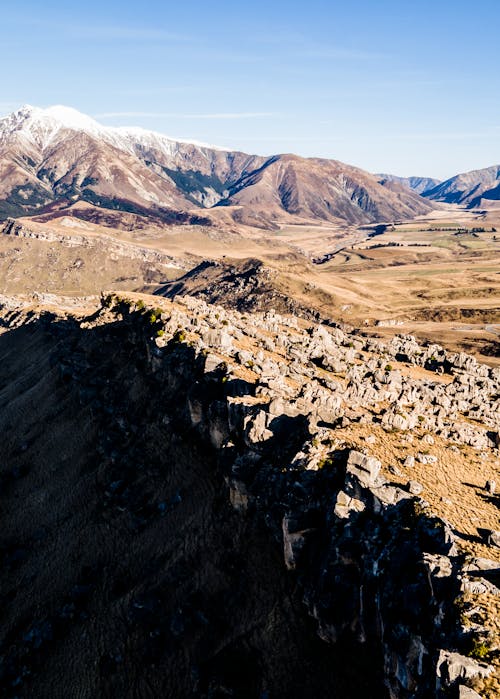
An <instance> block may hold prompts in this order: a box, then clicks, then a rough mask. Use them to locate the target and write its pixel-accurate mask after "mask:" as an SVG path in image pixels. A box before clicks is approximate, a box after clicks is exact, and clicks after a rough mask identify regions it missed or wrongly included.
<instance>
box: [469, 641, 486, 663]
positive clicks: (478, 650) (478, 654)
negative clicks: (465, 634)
mask: <svg viewBox="0 0 500 699" xmlns="http://www.w3.org/2000/svg"><path fill="white" fill-rule="evenodd" d="M489 653H490V649H489V647H488V646H487V645H486V643H485V642H484V641H480V640H479V639H477V638H473V639H472V644H471V647H470V649H469V652H468V653H467V655H468V656H469V658H474V659H475V660H484V658H486V657H487V656H488V655H489Z"/></svg>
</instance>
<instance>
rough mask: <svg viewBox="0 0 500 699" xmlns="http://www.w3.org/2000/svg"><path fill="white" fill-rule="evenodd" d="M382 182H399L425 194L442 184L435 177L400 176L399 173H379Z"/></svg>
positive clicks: (418, 192)
mask: <svg viewBox="0 0 500 699" xmlns="http://www.w3.org/2000/svg"><path fill="white" fill-rule="evenodd" d="M377 177H378V178H379V180H380V181H381V182H398V183H399V184H402V185H403V186H405V187H408V188H409V189H411V190H412V191H414V192H416V193H417V194H423V193H424V192H427V191H428V190H429V189H433V188H434V187H437V186H438V185H439V184H441V180H437V179H436V178H435V177H398V175H387V174H385V173H382V174H377Z"/></svg>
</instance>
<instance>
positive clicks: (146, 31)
mask: <svg viewBox="0 0 500 699" xmlns="http://www.w3.org/2000/svg"><path fill="white" fill-rule="evenodd" d="M23 21H24V22H25V24H30V25H31V26H34V27H39V28H40V29H43V30H44V31H46V32H50V31H53V32H57V33H58V35H62V36H70V37H72V38H75V37H76V38H80V39H97V40H100V39H102V40H104V41H113V40H117V41H176V42H190V41H193V37H192V36H190V35H187V34H179V33H177V32H170V31H166V30H164V29H158V28H155V27H130V26H123V25H115V24H108V25H102V24H97V23H96V24H95V25H94V24H73V23H69V22H58V21H55V22H54V21H51V20H46V19H40V18H33V17H32V18H26V20H23Z"/></svg>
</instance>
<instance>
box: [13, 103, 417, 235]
mask: <svg viewBox="0 0 500 699" xmlns="http://www.w3.org/2000/svg"><path fill="white" fill-rule="evenodd" d="M79 200H83V201H86V202H88V203H90V204H91V205H93V206H97V207H101V208H106V209H114V210H118V211H128V212H134V213H137V214H141V215H154V216H155V217H157V218H161V219H163V220H167V221H169V220H172V221H175V220H177V219H178V216H177V215H176V212H179V211H184V212H185V211H188V210H191V211H193V210H195V214H196V210H197V209H198V213H203V212H199V208H200V207H201V208H202V209H204V210H206V209H208V208H212V207H214V206H222V205H223V206H226V207H230V208H229V212H230V214H231V215H232V216H233V218H235V219H236V220H237V221H238V222H240V223H248V224H250V225H259V226H264V227H266V226H268V225H271V224H270V222H271V221H275V220H280V219H285V220H287V219H290V217H294V218H299V219H308V220H314V219H321V220H338V219H343V220H347V221H349V222H350V223H365V222H370V221H375V220H391V219H393V218H404V217H411V216H413V215H415V214H418V213H423V212H425V211H426V210H428V208H429V205H428V204H427V203H426V202H425V201H424V200H423V199H421V197H419V196H417V195H416V194H414V193H413V192H411V191H409V190H408V189H406V188H403V187H399V185H394V186H391V187H385V186H383V185H382V184H380V183H379V182H378V181H377V178H376V177H375V176H374V175H370V174H369V173H366V172H364V171H363V170H360V169H358V168H354V167H351V166H349V165H345V164H343V163H339V162H338V161H334V160H322V159H318V158H308V159H305V158H299V157H298V156H290V155H277V156H272V157H269V158H267V157H263V156H258V155H248V154H246V153H242V152H239V151H230V150H227V149H224V148H218V147H216V146H209V145H207V144H203V143H197V142H188V141H182V140H176V139H172V138H168V137H167V136H164V135H162V134H159V133H155V132H153V131H147V130H145V129H141V128H128V127H119V128H111V127H107V126H103V125H101V124H99V123H98V122H97V121H95V120H94V119H92V118H91V117H89V116H86V115H84V114H81V113H79V112H77V111H76V110H74V109H71V108H69V107H64V106H55V107H49V108H48V109H40V108H37V107H31V106H29V105H26V106H24V107H22V108H21V109H19V110H17V111H16V112H13V113H12V114H10V115H9V116H7V117H4V118H3V119H0V216H2V217H4V218H5V217H6V216H21V215H30V214H43V213H44V212H45V211H46V210H47V207H49V208H51V209H53V208H54V207H57V208H59V209H60V208H61V207H64V206H66V207H68V206H72V205H73V204H74V203H75V202H77V201H79Z"/></svg>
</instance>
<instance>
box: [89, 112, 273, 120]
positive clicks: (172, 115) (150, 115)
mask: <svg viewBox="0 0 500 699" xmlns="http://www.w3.org/2000/svg"><path fill="white" fill-rule="evenodd" d="M278 116H281V115H280V114H278V113H276V112H215V113H210V114H183V113H180V112H103V113H102V114H95V115H94V118H95V119H122V118H138V119H140V118H147V119H221V120H224V119H261V118H265V117H278Z"/></svg>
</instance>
